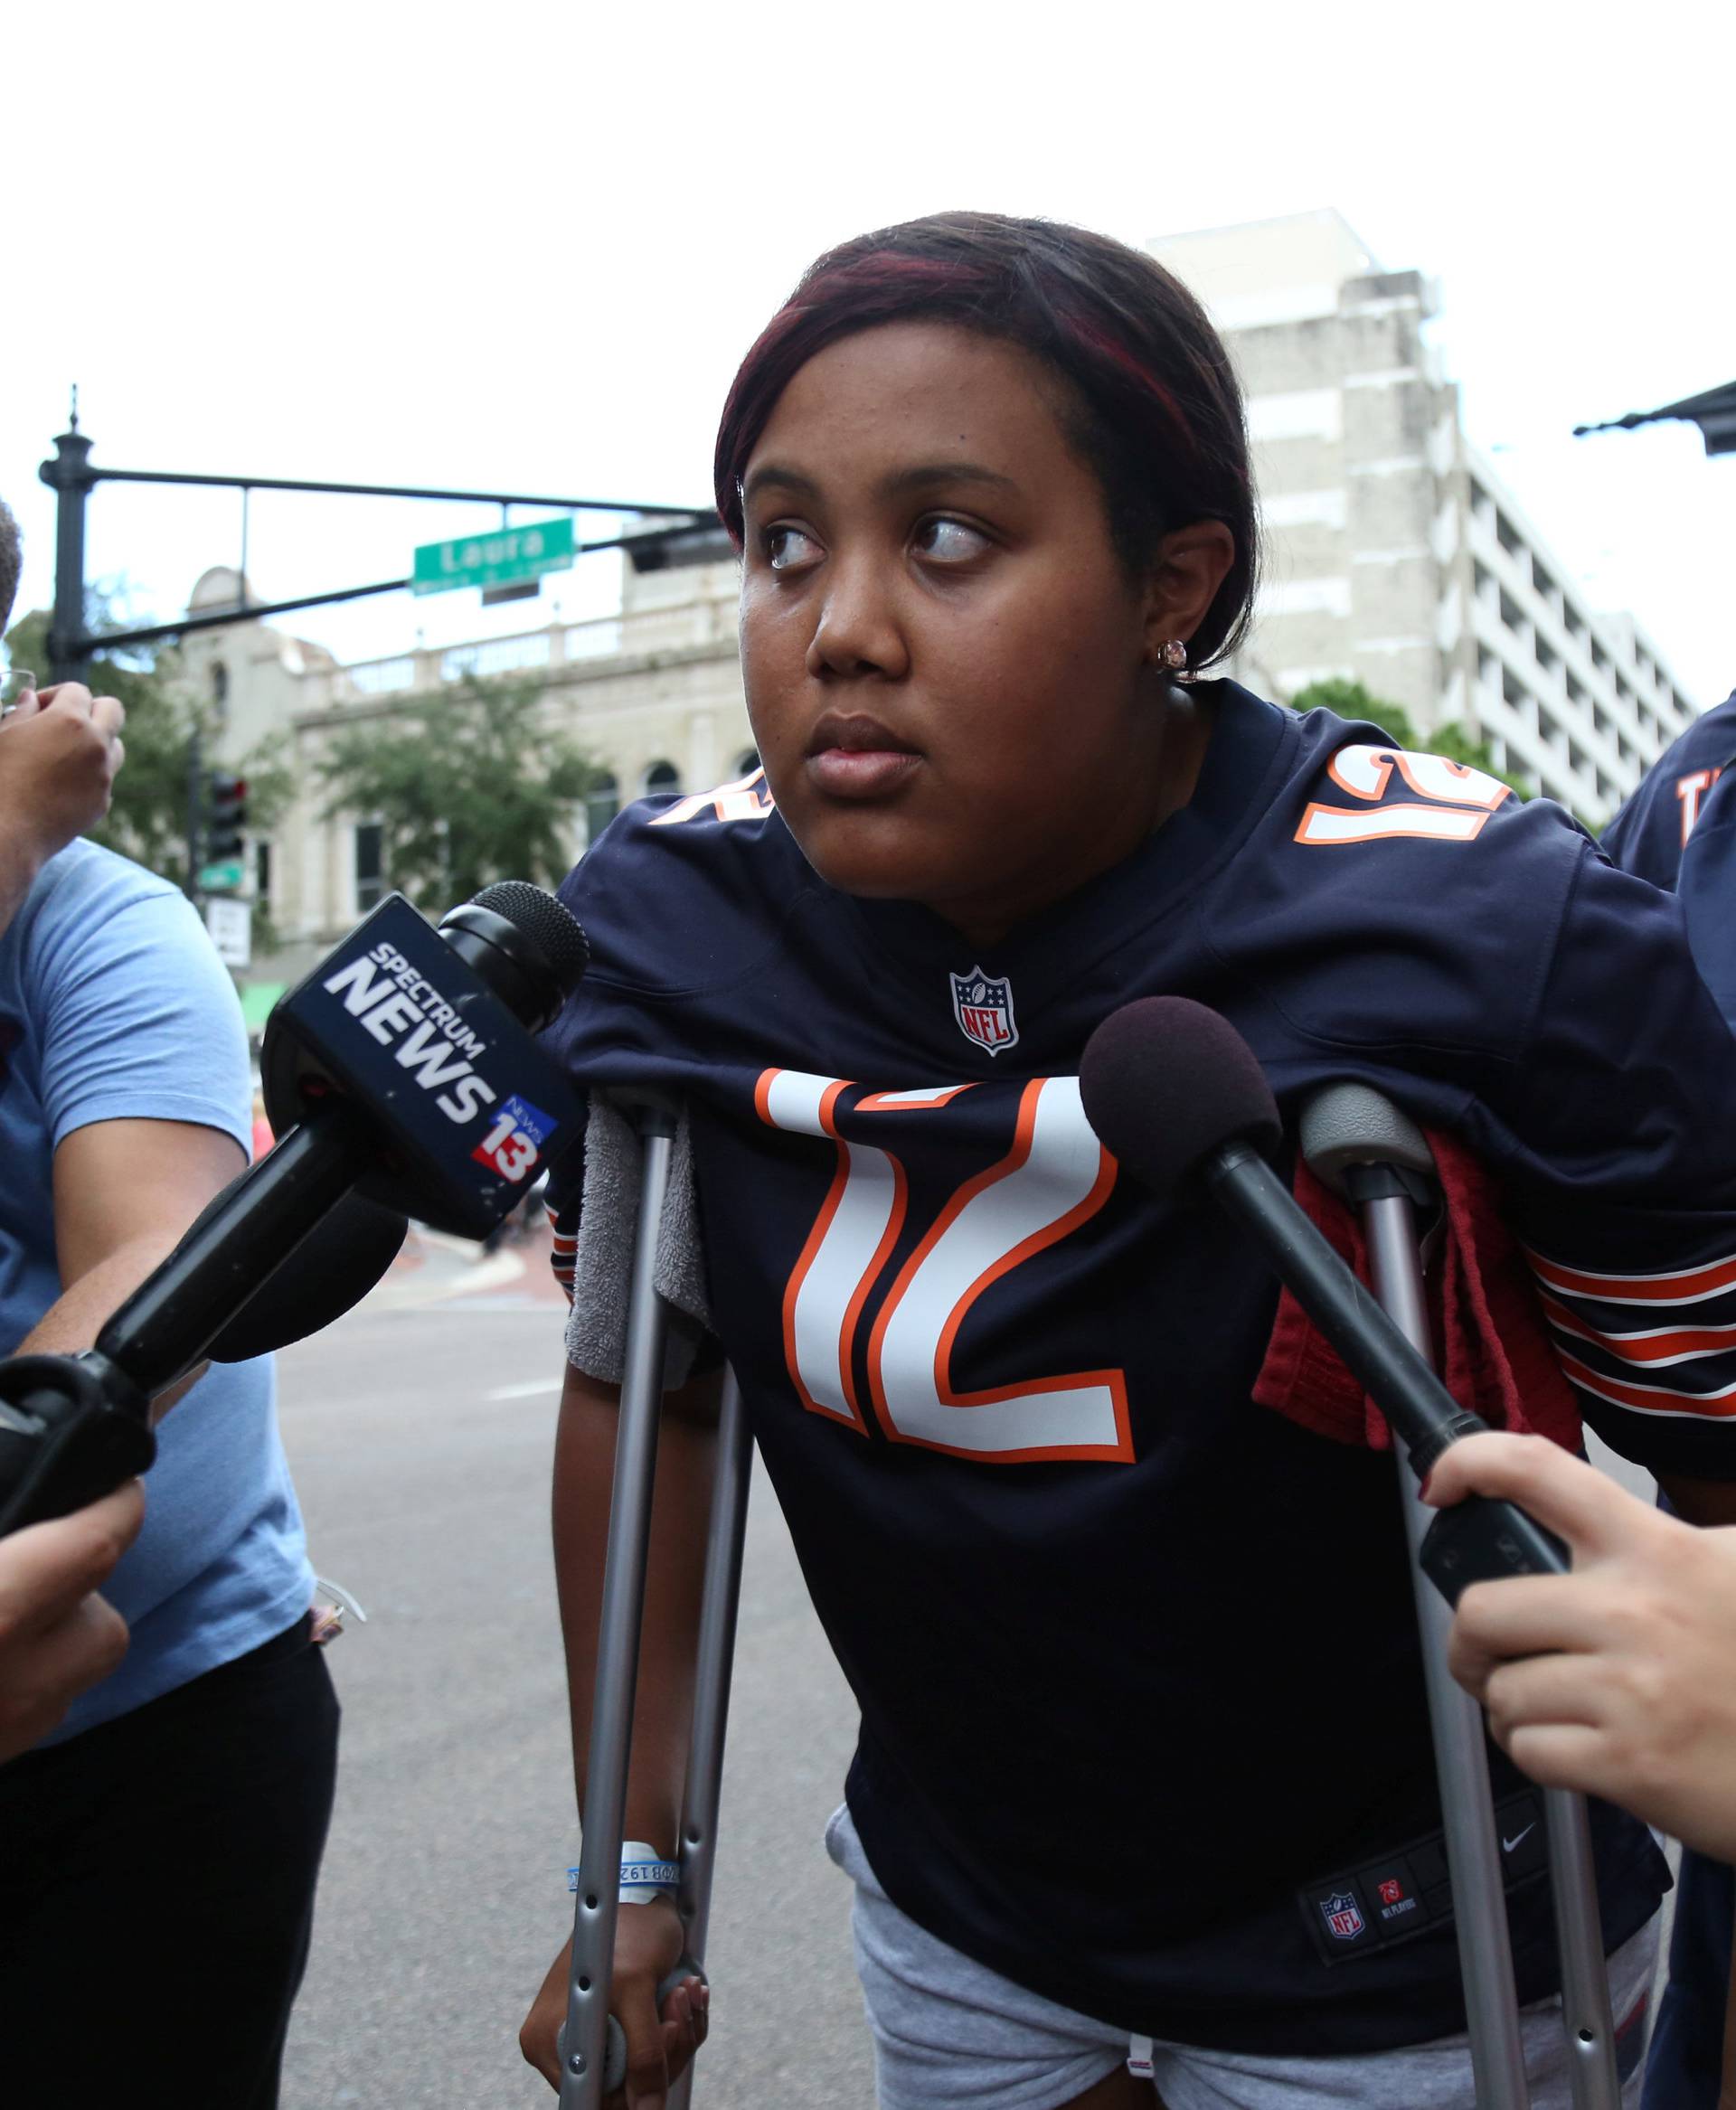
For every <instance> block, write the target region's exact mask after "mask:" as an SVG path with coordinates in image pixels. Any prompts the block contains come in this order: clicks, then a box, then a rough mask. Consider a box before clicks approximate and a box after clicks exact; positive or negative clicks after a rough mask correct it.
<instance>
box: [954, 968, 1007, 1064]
mask: <svg viewBox="0 0 1736 2110" xmlns="http://www.w3.org/2000/svg"><path fill="white" fill-rule="evenodd" d="M951 982H952V1015H953V1016H954V1017H955V1018H956V1019H957V1020H958V1030H959V1031H960V1032H961V1033H963V1035H964V1036H965V1038H966V1040H967V1041H976V1043H977V1046H978V1047H979V1048H986V1049H987V1050H988V1051H989V1053H990V1054H991V1055H998V1054H999V1053H1000V1052H1001V1050H1002V1049H1003V1048H1010V1047H1012V1046H1013V1045H1014V1042H1015V1041H1017V1040H1018V1037H1019V1029H1018V1027H1017V1026H1016V1025H1015V1024H1014V1020H1013V984H1011V983H1010V982H996V981H995V979H994V978H993V976H992V975H985V974H984V972H983V970H982V969H981V968H980V967H973V968H972V969H971V970H970V972H969V974H968V975H953V976H951Z"/></svg>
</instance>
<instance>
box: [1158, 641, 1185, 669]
mask: <svg viewBox="0 0 1736 2110" xmlns="http://www.w3.org/2000/svg"><path fill="white" fill-rule="evenodd" d="M1157 659H1158V664H1159V665H1160V666H1165V667H1167V668H1168V669H1169V671H1170V673H1171V674H1179V673H1180V671H1181V670H1182V668H1183V667H1184V666H1185V665H1186V664H1187V647H1186V645H1184V644H1183V643H1182V641H1181V639H1180V638H1179V637H1166V638H1165V640H1164V646H1163V650H1162V651H1161V652H1160V653H1159V654H1158V655H1157Z"/></svg>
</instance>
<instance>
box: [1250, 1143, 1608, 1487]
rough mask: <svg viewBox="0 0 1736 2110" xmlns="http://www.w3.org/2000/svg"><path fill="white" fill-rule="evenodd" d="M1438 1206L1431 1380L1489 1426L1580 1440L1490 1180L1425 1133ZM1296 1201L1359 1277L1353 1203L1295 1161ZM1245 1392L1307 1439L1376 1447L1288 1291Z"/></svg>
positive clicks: (1376, 1436)
mask: <svg viewBox="0 0 1736 2110" xmlns="http://www.w3.org/2000/svg"><path fill="white" fill-rule="evenodd" d="M1428 1140H1429V1148H1430V1149H1431V1150H1432V1151H1433V1152H1434V1154H1435V1171H1436V1174H1437V1176H1438V1178H1439V1182H1440V1190H1441V1199H1442V1201H1443V1203H1444V1205H1445V1212H1446V1214H1445V1222H1444V1223H1443V1225H1442V1227H1441V1239H1440V1248H1439V1255H1438V1257H1437V1259H1436V1263H1435V1266H1434V1267H1433V1269H1432V1270H1431V1273H1430V1278H1429V1324H1430V1327H1431V1329H1432V1332H1433V1334H1434V1343H1435V1360H1436V1363H1437V1365H1438V1367H1439V1371H1440V1375H1441V1380H1442V1382H1443V1383H1444V1384H1445V1385H1446V1387H1447V1389H1448V1391H1449V1392H1450V1393H1451V1394H1452V1396H1453V1398H1454V1399H1457V1400H1458V1403H1459V1405H1460V1406H1461V1407H1468V1408H1470V1410H1471V1411H1472V1413H1474V1414H1479V1415H1481V1416H1482V1418H1483V1419H1484V1420H1485V1421H1486V1422H1487V1423H1488V1424H1489V1425H1490V1427H1493V1428H1507V1429H1514V1430H1516V1431H1518V1432H1521V1433H1524V1434H1529V1435H1533V1436H1552V1437H1553V1438H1554V1440H1555V1441H1556V1442H1557V1443H1558V1444H1563V1445H1565V1446H1567V1448H1568V1449H1570V1450H1574V1451H1577V1450H1578V1449H1579V1447H1580V1410H1579V1407H1578V1404H1577V1402H1576V1401H1575V1399H1574V1397H1573V1393H1572V1389H1571V1387H1570V1386H1569V1384H1568V1381H1567V1380H1566V1379H1565V1378H1564V1377H1563V1376H1562V1375H1561V1366H1560V1365H1559V1364H1558V1363H1557V1361H1556V1360H1555V1352H1554V1349H1553V1348H1552V1345H1551V1343H1550V1338H1549V1333H1548V1329H1547V1328H1546V1326H1545V1324H1544V1322H1543V1311H1542V1308H1541V1306H1540V1305H1539V1304H1538V1301H1537V1291H1536V1287H1535V1285H1534V1284H1533V1280H1532V1275H1531V1270H1530V1268H1529V1267H1528V1266H1527V1265H1526V1262H1525V1257H1524V1252H1523V1251H1522V1250H1521V1248H1520V1246H1519V1241H1518V1239H1516V1238H1514V1235H1513V1233H1512V1232H1511V1231H1510V1230H1509V1229H1507V1227H1506V1225H1505V1223H1504V1222H1503V1221H1502V1220H1501V1214H1500V1210H1499V1208H1498V1206H1497V1202H1496V1193H1495V1182H1494V1181H1493V1180H1492V1179H1491V1178H1490V1177H1489V1175H1488V1173H1486V1172H1485V1171H1484V1170H1483V1168H1482V1166H1481V1165H1480V1164H1478V1163H1477V1160H1476V1158H1474V1157H1473V1156H1472V1154H1471V1153H1470V1152H1469V1151H1468V1150H1467V1149H1466V1147H1465V1145H1464V1144H1462V1143H1459V1142H1458V1141H1457V1140H1456V1139H1455V1138H1454V1137H1452V1136H1450V1135H1441V1134H1439V1133H1438V1132H1434V1131H1430V1132H1429V1138H1428ZM1296 1198H1297V1201H1298V1202H1300V1204H1301V1205H1302V1208H1303V1210H1305V1211H1306V1212H1307V1215H1308V1216H1310V1217H1311V1218H1312V1219H1313V1220H1314V1221H1315V1222H1316V1224H1318V1225H1319V1227H1320V1229H1322V1230H1323V1231H1324V1232H1325V1233H1326V1237H1327V1238H1328V1239H1330V1240H1331V1242H1332V1244H1333V1245H1334V1246H1335V1247H1336V1248H1337V1249H1338V1251H1339V1252H1340V1253H1341V1254H1343V1256H1344V1258H1345V1259H1346V1260H1347V1261H1349V1263H1350V1265H1351V1266H1352V1267H1354V1269H1355V1271H1356V1274H1357V1276H1359V1278H1360V1279H1361V1280H1362V1281H1363V1282H1366V1281H1367V1280H1368V1258H1367V1254H1366V1252H1365V1250H1364V1248H1363V1232H1362V1225H1361V1223H1360V1222H1359V1220H1358V1219H1357V1216H1356V1212H1355V1211H1354V1210H1353V1209H1351V1208H1350V1206H1349V1205H1348V1204H1347V1203H1346V1202H1344V1201H1341V1200H1340V1199H1339V1198H1338V1196H1337V1195H1335V1193H1334V1192H1332V1190H1331V1189H1330V1188H1329V1187H1326V1185H1324V1184H1323V1183H1322V1182H1320V1181H1319V1180H1317V1179H1316V1178H1315V1176H1314V1174H1313V1173H1311V1172H1310V1171H1309V1170H1308V1168H1307V1165H1306V1164H1305V1163H1303V1162H1302V1161H1301V1159H1300V1158H1298V1159H1297V1167H1296ZM1254 1398H1255V1399H1256V1400H1257V1401H1258V1403H1259V1404H1260V1406H1262V1407H1270V1408H1276V1410H1277V1411H1278V1413H1279V1414H1282V1415H1286V1416H1288V1418H1289V1419H1290V1420H1292V1421H1295V1422H1298V1423H1299V1424H1300V1425H1301V1426H1302V1427H1304V1428H1311V1429H1312V1430H1313V1431H1314V1432H1315V1434H1316V1436H1330V1437H1331V1438H1332V1440H1333V1441H1334V1442H1335V1443H1342V1444H1365V1445H1367V1446H1368V1447H1369V1448H1370V1449H1372V1450H1377V1451H1382V1450H1385V1449H1387V1448H1388V1447H1389V1446H1390V1445H1391V1444H1392V1432H1391V1431H1390V1430H1389V1429H1388V1427H1387V1426H1386V1421H1385V1418H1384V1417H1383V1416H1382V1414H1381V1413H1380V1411H1379V1409H1378V1408H1376V1407H1375V1406H1374V1404H1373V1401H1372V1400H1370V1399H1366V1398H1364V1396H1363V1389H1362V1387H1361V1386H1360V1385H1359V1384H1358V1383H1357V1382H1356V1380H1355V1379H1354V1378H1353V1377H1352V1376H1351V1374H1350V1372H1349V1371H1347V1370H1346V1369H1345V1368H1344V1364H1343V1362H1342V1361H1340V1360H1339V1357H1338V1353H1337V1351H1336V1350H1335V1349H1334V1348H1332V1347H1329V1346H1328V1345H1327V1343H1326V1341H1325V1340H1324V1339H1323V1338H1322V1337H1321V1335H1320V1334H1319V1333H1316V1331H1315V1328H1314V1326H1313V1325H1312V1323H1310V1322H1309V1320H1308V1319H1307V1316H1306V1314H1304V1312H1303V1310H1302V1307H1301V1305H1298V1304H1297V1301H1296V1299H1295V1298H1294V1297H1293V1296H1292V1295H1290V1293H1289V1291H1288V1289H1286V1290H1284V1291H1282V1292H1281V1293H1280V1295H1279V1297H1278V1317H1277V1319H1276V1321H1275V1322H1274V1323H1273V1326H1272V1337H1271V1340H1270V1342H1269V1343H1268V1346H1267V1350H1266V1361H1265V1362H1264V1364H1263V1365H1262V1366H1261V1369H1260V1376H1259V1379H1258V1380H1256V1382H1255V1385H1254Z"/></svg>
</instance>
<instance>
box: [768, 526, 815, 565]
mask: <svg viewBox="0 0 1736 2110" xmlns="http://www.w3.org/2000/svg"><path fill="white" fill-rule="evenodd" d="M815 555H816V544H815V542H814V538H813V536H812V535H806V534H804V533H803V532H802V531H801V529H800V528H797V527H775V528H768V529H767V530H766V562H767V563H768V564H769V565H770V567H771V569H772V570H774V571H788V570H791V569H792V568H793V567H794V566H796V565H797V564H806V563H807V562H808V560H810V559H811V558H812V557H814V556H815Z"/></svg>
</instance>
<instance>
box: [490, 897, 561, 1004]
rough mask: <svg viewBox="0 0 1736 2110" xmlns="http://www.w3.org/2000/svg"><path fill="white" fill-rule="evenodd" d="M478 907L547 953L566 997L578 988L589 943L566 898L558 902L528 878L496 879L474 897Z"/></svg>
mask: <svg viewBox="0 0 1736 2110" xmlns="http://www.w3.org/2000/svg"><path fill="white" fill-rule="evenodd" d="M475 900H476V907H477V908H478V909H492V910H493V912H494V913H495V915H496V916H500V917H504V918H505V920H506V921H507V922H508V923H510V924H511V925H512V926H513V928H514V929H515V930H518V931H520V932H522V933H523V935H524V937H527V938H528V939H529V940H530V941H531V943H532V944H533V945H534V946H535V947H538V949H539V950H540V951H541V952H542V954H543V955H544V956H545V957H546V959H547V960H548V963H549V966H550V967H551V969H552V971H553V974H554V977H555V980H556V981H557V982H558V983H559V984H560V987H561V994H562V995H563V996H571V994H572V993H573V991H574V990H575V989H576V988H578V986H579V983H580V978H581V977H582V975H583V974H584V971H585V969H586V967H587V966H589V965H590V940H589V939H588V938H587V937H586V936H585V934H584V932H583V931H582V930H581V929H580V927H579V923H578V920H577V918H575V917H574V916H573V914H572V912H571V909H568V907H567V905H566V904H565V902H564V901H557V900H555V898H554V896H553V895H552V894H551V893H546V892H545V891H544V890H542V888H541V887H533V885H532V884H531V882H530V881H529V880H496V881H495V884H494V885H493V886H491V887H484V889H483V890H482V891H481V893H479V894H477V895H476V897H475Z"/></svg>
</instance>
